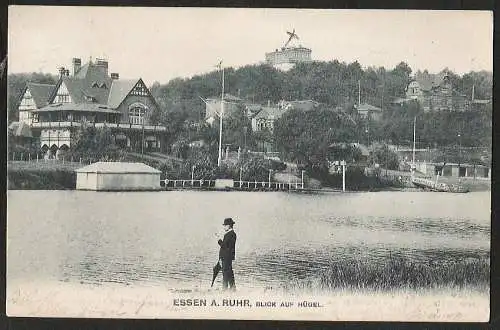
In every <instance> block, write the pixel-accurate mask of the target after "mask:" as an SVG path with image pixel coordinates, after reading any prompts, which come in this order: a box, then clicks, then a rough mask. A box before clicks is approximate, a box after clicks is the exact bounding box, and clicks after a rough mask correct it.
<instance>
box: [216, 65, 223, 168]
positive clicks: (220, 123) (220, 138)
mask: <svg viewBox="0 0 500 330" xmlns="http://www.w3.org/2000/svg"><path fill="white" fill-rule="evenodd" d="M219 68H220V69H222V95H221V103H220V108H221V111H220V114H219V120H220V121H219V157H218V158H217V166H219V167H220V163H221V160H222V116H223V115H224V67H223V66H222V61H220V63H219Z"/></svg>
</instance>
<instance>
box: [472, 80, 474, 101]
mask: <svg viewBox="0 0 500 330" xmlns="http://www.w3.org/2000/svg"><path fill="white" fill-rule="evenodd" d="M472 102H474V84H472Z"/></svg>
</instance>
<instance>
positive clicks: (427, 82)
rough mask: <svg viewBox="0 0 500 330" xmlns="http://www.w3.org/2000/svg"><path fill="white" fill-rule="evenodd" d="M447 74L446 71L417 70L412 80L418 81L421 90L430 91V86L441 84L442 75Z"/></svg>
mask: <svg viewBox="0 0 500 330" xmlns="http://www.w3.org/2000/svg"><path fill="white" fill-rule="evenodd" d="M446 76H447V73H446V72H444V71H443V72H440V73H437V74H431V73H427V72H417V74H416V75H415V78H414V79H413V80H414V81H416V82H418V84H419V85H420V89H422V90H423V91H430V90H431V89H432V88H435V87H438V86H439V85H441V84H442V82H443V80H444V77H446Z"/></svg>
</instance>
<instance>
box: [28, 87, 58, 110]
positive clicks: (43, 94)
mask: <svg viewBox="0 0 500 330" xmlns="http://www.w3.org/2000/svg"><path fill="white" fill-rule="evenodd" d="M26 87H27V88H28V89H29V91H30V93H31V97H33V101H34V102H35V105H36V107H37V108H41V107H43V106H45V105H47V102H48V100H49V97H50V94H51V93H52V91H53V90H54V88H55V87H56V85H52V84H37V83H33V82H28V83H27V84H26Z"/></svg>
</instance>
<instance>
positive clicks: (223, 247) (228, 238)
mask: <svg viewBox="0 0 500 330" xmlns="http://www.w3.org/2000/svg"><path fill="white" fill-rule="evenodd" d="M233 225H234V221H233V219H231V218H226V219H224V224H223V226H224V230H225V231H226V233H225V234H224V239H220V240H219V241H218V243H219V245H220V250H219V259H220V261H221V263H222V288H223V289H224V290H225V289H228V288H229V289H231V290H235V289H236V287H235V285H234V272H233V260H234V254H235V253H234V250H235V245H236V233H235V232H234V230H233Z"/></svg>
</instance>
